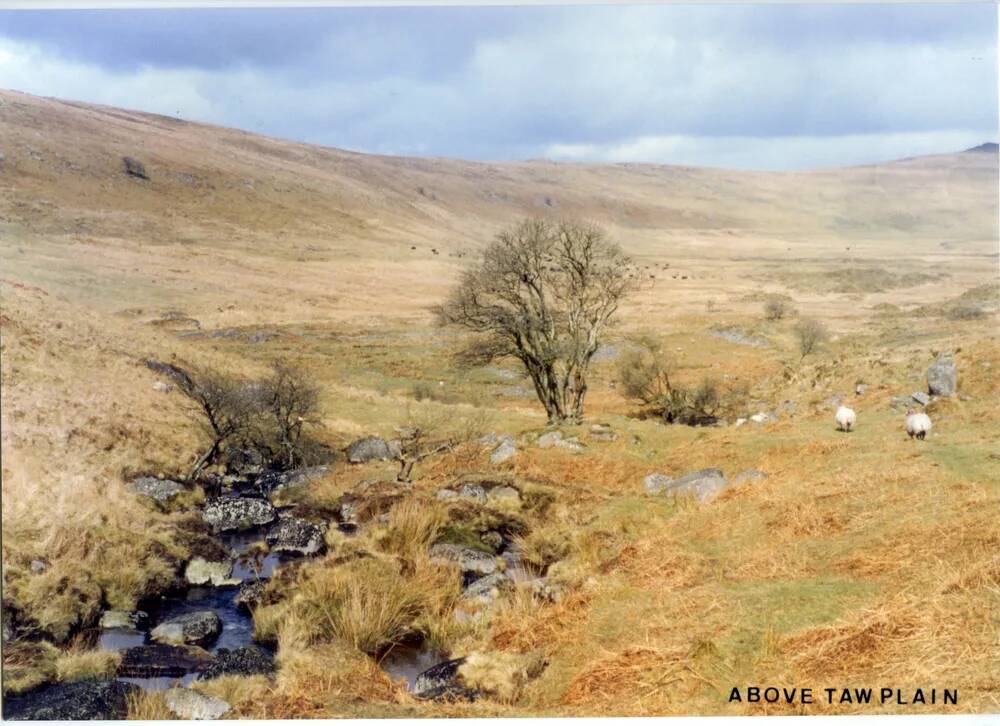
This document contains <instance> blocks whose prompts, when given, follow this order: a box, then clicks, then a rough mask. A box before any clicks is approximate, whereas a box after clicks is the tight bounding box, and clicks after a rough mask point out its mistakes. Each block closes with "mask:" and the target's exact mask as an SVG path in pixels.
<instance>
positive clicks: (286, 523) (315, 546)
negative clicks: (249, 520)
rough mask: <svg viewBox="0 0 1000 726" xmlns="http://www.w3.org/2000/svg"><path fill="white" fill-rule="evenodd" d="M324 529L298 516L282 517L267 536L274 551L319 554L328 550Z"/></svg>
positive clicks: (307, 554)
mask: <svg viewBox="0 0 1000 726" xmlns="http://www.w3.org/2000/svg"><path fill="white" fill-rule="evenodd" d="M323 534H324V533H323V529H322V528H321V527H320V526H319V525H316V524H313V523H312V522H308V521H306V520H304V519H299V518H298V517H290V516H289V517H280V518H279V519H278V521H277V522H276V523H275V524H274V525H272V526H271V529H270V531H268V533H267V537H266V538H265V540H266V542H267V545H268V547H270V548H271V550H272V551H273V552H296V553H298V554H300V555H305V556H310V555H318V554H321V553H322V552H324V551H325V550H326V542H324V539H323Z"/></svg>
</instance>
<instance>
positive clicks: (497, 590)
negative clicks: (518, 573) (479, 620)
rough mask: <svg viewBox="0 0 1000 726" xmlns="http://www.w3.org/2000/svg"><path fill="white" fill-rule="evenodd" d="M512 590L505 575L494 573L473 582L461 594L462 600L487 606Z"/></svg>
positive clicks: (512, 587)
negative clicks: (473, 601)
mask: <svg viewBox="0 0 1000 726" xmlns="http://www.w3.org/2000/svg"><path fill="white" fill-rule="evenodd" d="M513 589H514V583H513V581H512V580H511V579H510V578H509V577H507V575H506V574H505V573H503V572H495V573H493V574H492V575H487V576H486V577H480V578H479V579H478V580H475V581H473V582H472V584H470V585H469V586H468V587H467V588H465V590H464V591H463V592H462V598H463V599H465V600H475V601H477V602H481V603H484V604H487V603H491V602H493V601H494V600H496V599H497V598H498V597H500V596H501V595H502V594H504V593H505V592H510V591H511V590H513Z"/></svg>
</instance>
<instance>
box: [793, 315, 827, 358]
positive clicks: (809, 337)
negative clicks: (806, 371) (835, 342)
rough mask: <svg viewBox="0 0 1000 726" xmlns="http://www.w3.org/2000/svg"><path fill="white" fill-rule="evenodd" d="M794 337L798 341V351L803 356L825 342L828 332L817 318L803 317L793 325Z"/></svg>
mask: <svg viewBox="0 0 1000 726" xmlns="http://www.w3.org/2000/svg"><path fill="white" fill-rule="evenodd" d="M795 337H796V338H798V341H799V352H800V353H802V357H803V358H805V357H806V356H807V355H809V354H810V353H813V352H815V351H816V350H817V349H818V348H819V347H820V346H821V345H822V344H823V343H825V342H826V341H827V340H828V339H829V337H830V333H829V331H828V330H827V329H826V326H825V325H823V323H821V322H820V321H819V320H816V319H815V318H803V319H802V320H800V321H799V324H798V325H796V326H795Z"/></svg>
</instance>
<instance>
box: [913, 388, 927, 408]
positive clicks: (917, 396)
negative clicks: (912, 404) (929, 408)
mask: <svg viewBox="0 0 1000 726" xmlns="http://www.w3.org/2000/svg"><path fill="white" fill-rule="evenodd" d="M910 398H912V399H913V400H914V401H916V402H917V403H919V404H920V405H921V406H926V405H927V404H928V403H930V402H931V397H930V396H928V395H927V394H926V393H924V392H923V391H917V392H916V393H912V394H910Z"/></svg>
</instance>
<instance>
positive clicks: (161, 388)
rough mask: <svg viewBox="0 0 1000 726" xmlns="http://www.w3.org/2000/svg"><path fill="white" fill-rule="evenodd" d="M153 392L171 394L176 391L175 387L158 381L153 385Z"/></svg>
mask: <svg viewBox="0 0 1000 726" xmlns="http://www.w3.org/2000/svg"><path fill="white" fill-rule="evenodd" d="M153 390H154V391H156V392H157V393H170V392H171V391H172V390H174V387H173V386H171V385H170V384H169V383H164V382H163V381H156V382H154V383H153Z"/></svg>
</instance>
